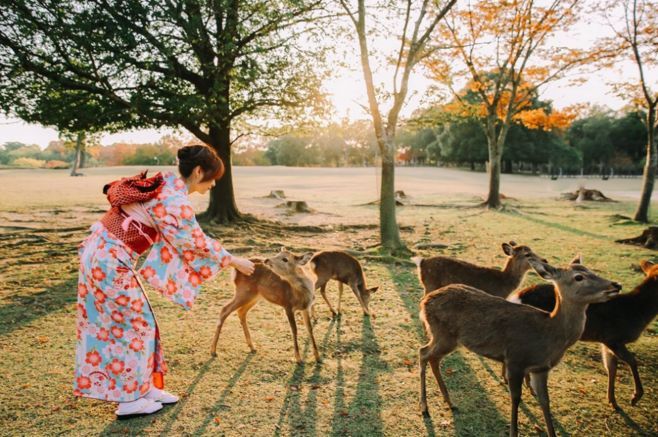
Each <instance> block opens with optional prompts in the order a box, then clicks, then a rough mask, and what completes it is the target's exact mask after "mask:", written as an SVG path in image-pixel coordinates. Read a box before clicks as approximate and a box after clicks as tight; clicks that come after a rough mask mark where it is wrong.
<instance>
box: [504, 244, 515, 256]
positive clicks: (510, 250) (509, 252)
mask: <svg viewBox="0 0 658 437" xmlns="http://www.w3.org/2000/svg"><path fill="white" fill-rule="evenodd" d="M503 252H505V255H507V256H512V255H514V248H513V247H512V246H511V245H510V244H509V243H503Z"/></svg>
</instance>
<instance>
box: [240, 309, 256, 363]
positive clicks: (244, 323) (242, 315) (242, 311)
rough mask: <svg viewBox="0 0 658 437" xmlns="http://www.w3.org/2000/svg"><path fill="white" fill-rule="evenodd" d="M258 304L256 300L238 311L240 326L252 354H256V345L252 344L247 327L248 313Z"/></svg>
mask: <svg viewBox="0 0 658 437" xmlns="http://www.w3.org/2000/svg"><path fill="white" fill-rule="evenodd" d="M256 303H258V299H256V298H255V299H254V300H252V301H251V302H249V303H247V304H246V305H243V306H241V307H240V308H239V309H238V317H239V318H240V324H241V325H242V331H243V332H244V338H245V340H246V341H247V345H248V346H249V349H251V351H252V352H256V348H255V347H254V344H253V343H252V342H251V334H250V333H249V326H247V313H248V312H249V310H250V309H252V308H253V307H254V305H256Z"/></svg>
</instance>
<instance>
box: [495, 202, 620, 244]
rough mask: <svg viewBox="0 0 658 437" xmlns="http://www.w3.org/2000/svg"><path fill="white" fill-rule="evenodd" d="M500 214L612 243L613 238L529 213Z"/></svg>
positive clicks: (512, 212)
mask: <svg viewBox="0 0 658 437" xmlns="http://www.w3.org/2000/svg"><path fill="white" fill-rule="evenodd" d="M500 213H501V214H506V215H509V216H512V217H518V218H520V219H523V220H526V221H529V222H531V223H538V224H540V225H544V226H547V227H549V228H553V229H558V230H560V231H563V232H568V233H571V234H574V235H578V236H580V237H590V238H594V239H597V240H603V241H611V238H610V237H607V236H605V235H599V234H595V233H593V232H588V231H584V230H582V229H578V228H574V227H571V226H567V225H564V224H562V223H555V222H551V221H548V220H543V219H540V218H539V217H536V216H534V215H531V214H528V213H521V212H519V211H509V210H505V211H500Z"/></svg>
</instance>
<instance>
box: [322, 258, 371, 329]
mask: <svg viewBox="0 0 658 437" xmlns="http://www.w3.org/2000/svg"><path fill="white" fill-rule="evenodd" d="M311 268H312V269H313V272H314V273H315V275H316V276H317V281H316V283H315V289H316V290H317V289H318V288H319V289H320V294H321V295H322V297H323V298H324V301H325V302H327V305H328V306H329V310H330V311H331V316H332V317H336V316H338V315H339V314H340V313H341V301H342V300H343V284H347V285H349V287H350V288H351V289H352V292H354V295H355V296H356V299H357V300H358V301H359V304H360V305H361V308H362V309H363V314H364V315H365V316H370V309H369V308H368V304H369V303H370V294H371V293H374V292H375V291H377V290H378V289H379V287H372V288H368V287H367V286H366V278H365V276H364V274H363V268H362V267H361V264H360V263H359V261H358V260H357V259H356V258H354V257H353V256H351V255H349V254H347V253H345V252H342V251H333V250H332V251H322V252H318V253H316V254H315V255H313V258H311ZM332 279H334V280H336V281H338V311H334V308H333V307H332V306H331V303H330V302H329V299H327V294H326V288H327V283H328V282H329V281H330V280H332Z"/></svg>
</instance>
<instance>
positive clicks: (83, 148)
mask: <svg viewBox="0 0 658 437" xmlns="http://www.w3.org/2000/svg"><path fill="white" fill-rule="evenodd" d="M86 165H87V142H86V141H83V142H82V145H81V147H80V164H79V165H78V168H85V167H86Z"/></svg>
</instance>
